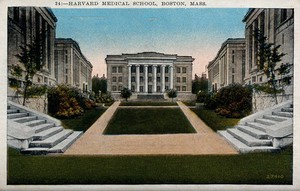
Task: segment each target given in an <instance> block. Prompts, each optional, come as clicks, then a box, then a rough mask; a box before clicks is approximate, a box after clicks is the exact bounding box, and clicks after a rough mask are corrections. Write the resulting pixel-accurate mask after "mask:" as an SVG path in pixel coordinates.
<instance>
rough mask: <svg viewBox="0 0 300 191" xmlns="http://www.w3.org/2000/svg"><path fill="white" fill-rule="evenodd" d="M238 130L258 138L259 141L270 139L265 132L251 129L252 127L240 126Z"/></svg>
mask: <svg viewBox="0 0 300 191" xmlns="http://www.w3.org/2000/svg"><path fill="white" fill-rule="evenodd" d="M236 128H237V129H238V130H240V131H242V132H244V133H247V134H249V135H251V136H252V137H255V138H257V139H267V138H268V135H267V134H266V133H265V132H263V131H260V130H257V129H255V128H251V127H248V126H243V125H239V126H237V127H236Z"/></svg>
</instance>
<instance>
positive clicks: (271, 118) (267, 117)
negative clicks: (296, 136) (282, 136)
mask: <svg viewBox="0 0 300 191" xmlns="http://www.w3.org/2000/svg"><path fill="white" fill-rule="evenodd" d="M263 118H264V119H269V120H272V121H277V122H282V121H285V120H287V119H288V118H286V117H280V116H277V115H264V116H263Z"/></svg>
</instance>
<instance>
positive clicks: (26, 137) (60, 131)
mask: <svg viewBox="0 0 300 191" xmlns="http://www.w3.org/2000/svg"><path fill="white" fill-rule="evenodd" d="M7 124H8V127H7V131H8V133H7V142H8V145H10V146H12V147H15V148H18V149H20V150H21V153H24V154H48V153H63V152H65V151H66V150H67V148H69V147H70V146H71V145H72V143H74V142H75V141H76V140H77V139H78V138H79V137H80V136H81V135H82V133H83V132H81V131H73V130H70V129H64V128H63V127H62V126H61V122H60V121H59V120H57V119H55V118H52V117H50V116H48V115H45V114H43V113H39V112H36V111H34V110H31V109H29V108H26V107H24V106H21V105H19V104H16V103H13V102H8V105H7Z"/></svg>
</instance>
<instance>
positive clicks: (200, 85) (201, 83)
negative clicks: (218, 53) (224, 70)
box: [192, 74, 208, 94]
mask: <svg viewBox="0 0 300 191" xmlns="http://www.w3.org/2000/svg"><path fill="white" fill-rule="evenodd" d="M199 91H202V92H207V91H208V80H207V79H206V78H204V77H198V75H197V74H195V79H194V80H193V81H192V93H193V94H197V93H198V92H199Z"/></svg>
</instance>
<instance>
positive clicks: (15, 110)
mask: <svg viewBox="0 0 300 191" xmlns="http://www.w3.org/2000/svg"><path fill="white" fill-rule="evenodd" d="M13 113H19V110H18V109H7V114H13Z"/></svg>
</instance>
